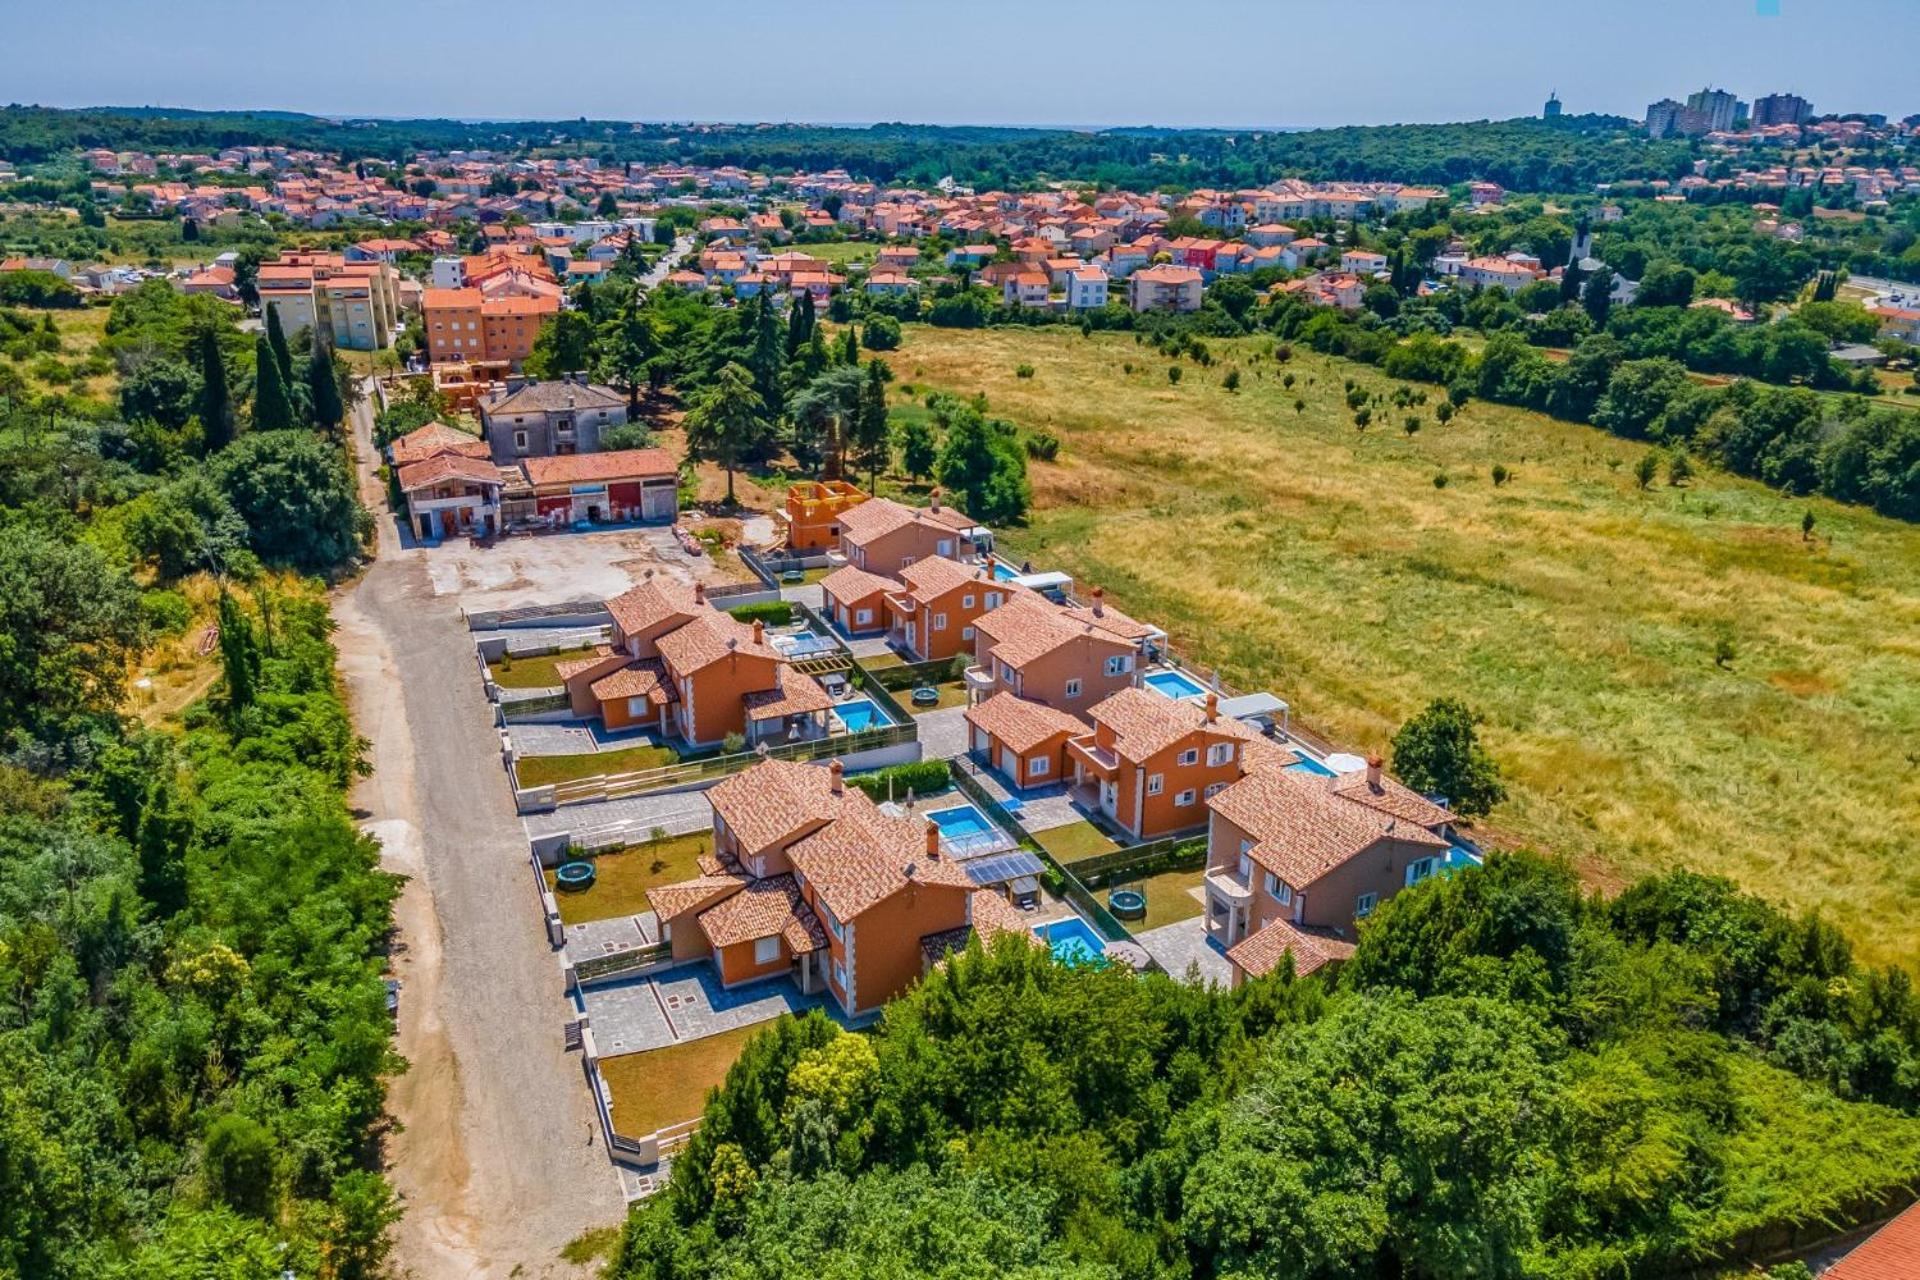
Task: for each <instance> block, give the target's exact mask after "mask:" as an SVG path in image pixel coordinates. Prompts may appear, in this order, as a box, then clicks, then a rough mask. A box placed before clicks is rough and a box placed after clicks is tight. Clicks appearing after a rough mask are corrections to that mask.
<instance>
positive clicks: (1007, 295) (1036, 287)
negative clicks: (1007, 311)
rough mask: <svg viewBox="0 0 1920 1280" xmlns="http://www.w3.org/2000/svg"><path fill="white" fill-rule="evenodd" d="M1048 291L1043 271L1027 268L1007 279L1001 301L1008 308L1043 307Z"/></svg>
mask: <svg viewBox="0 0 1920 1280" xmlns="http://www.w3.org/2000/svg"><path fill="white" fill-rule="evenodd" d="M1050 289H1051V282H1050V281H1049V280H1048V279H1047V273H1046V272H1045V271H1039V270H1034V269H1032V268H1028V269H1025V270H1022V271H1017V272H1015V273H1014V274H1013V275H1011V276H1009V277H1008V278H1007V280H1006V282H1005V286H1004V288H1003V290H1002V293H1001V301H1003V302H1004V303H1005V304H1006V305H1007V306H1009V307H1045V306H1046V305H1047V297H1048V292H1049V290H1050Z"/></svg>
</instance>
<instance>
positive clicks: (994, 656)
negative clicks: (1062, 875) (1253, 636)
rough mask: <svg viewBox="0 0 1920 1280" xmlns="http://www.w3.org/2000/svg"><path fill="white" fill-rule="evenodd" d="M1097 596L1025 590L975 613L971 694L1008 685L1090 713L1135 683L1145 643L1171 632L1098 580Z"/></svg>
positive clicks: (1005, 689) (1018, 693) (976, 696)
mask: <svg viewBox="0 0 1920 1280" xmlns="http://www.w3.org/2000/svg"><path fill="white" fill-rule="evenodd" d="M1092 597H1093V598H1092V601H1091V602H1090V603H1089V604H1086V605H1077V606H1061V605H1056V604H1053V603H1051V602H1050V601H1048V600H1046V599H1045V598H1044V597H1042V596H1039V595H1037V594H1035V593H1032V592H1027V591H1021V592H1018V593H1016V594H1012V595H1010V596H1009V597H1008V600H1007V602H1006V603H1005V604H1004V605H1002V606H1001V607H1000V608H998V609H995V610H993V611H992V612H990V613H987V614H984V615H982V616H981V617H980V618H978V619H976V620H975V622H974V624H973V630H974V637H975V648H974V653H975V662H974V665H973V666H972V667H971V668H969V669H968V671H967V693H968V697H969V699H970V700H972V701H975V702H978V701H981V700H982V699H985V698H987V697H989V696H991V695H992V694H994V693H995V692H1005V693H1011V694H1014V695H1015V696H1017V697H1021V698H1026V699H1028V700H1030V701H1033V702H1043V703H1045V704H1046V705H1048V706H1050V707H1058V708H1060V709H1061V710H1063V711H1070V712H1073V713H1074V714H1075V715H1078V716H1081V717H1083V718H1084V717H1085V716H1086V714H1087V708H1090V707H1092V706H1093V705H1094V704H1095V703H1097V702H1099V701H1100V700H1101V699H1102V698H1105V697H1107V696H1108V695H1110V694H1113V693H1117V692H1119V691H1120V690H1122V689H1126V688H1131V687H1132V686H1134V685H1135V684H1137V683H1138V682H1139V679H1140V670H1141V668H1142V667H1143V666H1144V664H1145V661H1146V656H1147V650H1148V649H1149V647H1150V646H1151V645H1152V644H1154V643H1157V642H1158V641H1160V640H1164V639H1165V633H1164V632H1162V631H1161V630H1160V629H1159V628H1157V627H1153V626H1149V625H1147V624H1146V623H1142V622H1136V621H1135V620H1134V619H1132V618H1129V617H1128V616H1127V615H1126V614H1124V613H1121V612H1120V611H1119V610H1118V609H1114V608H1110V607H1108V605H1107V604H1106V601H1105V596H1104V593H1103V592H1102V591H1101V590H1100V588H1098V587H1095V588H1094V589H1093V592H1092Z"/></svg>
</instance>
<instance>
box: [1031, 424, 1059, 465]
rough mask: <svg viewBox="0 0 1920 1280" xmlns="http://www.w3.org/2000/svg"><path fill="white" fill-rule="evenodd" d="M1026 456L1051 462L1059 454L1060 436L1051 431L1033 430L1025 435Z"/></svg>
mask: <svg viewBox="0 0 1920 1280" xmlns="http://www.w3.org/2000/svg"><path fill="white" fill-rule="evenodd" d="M1027 456H1028V457H1029V458H1038V459H1039V460H1040V461H1042V462H1052V461H1053V460H1054V459H1055V458H1057V457H1059V456H1060V437H1059V436H1056V435H1055V434H1053V432H1051V431H1035V432H1032V433H1030V434H1029V435H1028V436H1027Z"/></svg>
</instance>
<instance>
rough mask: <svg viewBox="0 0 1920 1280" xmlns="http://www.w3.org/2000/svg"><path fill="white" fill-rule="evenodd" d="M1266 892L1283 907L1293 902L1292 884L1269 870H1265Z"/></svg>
mask: <svg viewBox="0 0 1920 1280" xmlns="http://www.w3.org/2000/svg"><path fill="white" fill-rule="evenodd" d="M1267 893H1268V895H1269V896H1271V897H1272V898H1273V900H1274V901H1275V902H1277V903H1279V904H1280V905H1281V906H1283V907H1284V906H1289V905H1291V904H1292V902H1293V886H1292V885H1290V884H1288V883H1287V882H1286V881H1285V880H1282V879H1281V878H1280V877H1279V876H1277V875H1275V874H1273V872H1271V871H1269V872H1267Z"/></svg>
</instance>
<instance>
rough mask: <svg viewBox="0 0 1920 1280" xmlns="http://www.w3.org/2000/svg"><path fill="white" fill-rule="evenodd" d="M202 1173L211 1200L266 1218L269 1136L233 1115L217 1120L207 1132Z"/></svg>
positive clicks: (270, 1191) (270, 1184) (270, 1180)
mask: <svg viewBox="0 0 1920 1280" xmlns="http://www.w3.org/2000/svg"><path fill="white" fill-rule="evenodd" d="M205 1173H206V1179H207V1189H208V1191H210V1192H212V1194H213V1196H214V1198H215V1199H217V1200H219V1201H220V1202H222V1203H223V1204H226V1205H228V1206H230V1207H232V1208H234V1209H237V1210H239V1211H240V1212H241V1213H245V1214H250V1215H252V1216H254V1217H258V1218H264V1217H266V1216H267V1215H268V1214H269V1213H270V1212H271V1211H272V1208H273V1202H274V1142H273V1134H272V1133H270V1132H269V1131H268V1130H267V1128H266V1127H265V1126H264V1125H261V1124H260V1123H259V1122H257V1121H255V1120H253V1119H251V1118H249V1117H247V1116H244V1115H240V1114H239V1113H237V1112H229V1113H228V1114H226V1115H224V1116H221V1117H220V1118H219V1119H218V1120H215V1121H214V1122H213V1124H212V1125H211V1126H209V1128H208V1129H207V1143H206V1163H205Z"/></svg>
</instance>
